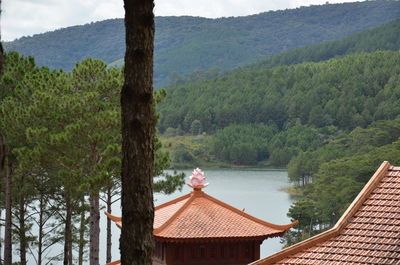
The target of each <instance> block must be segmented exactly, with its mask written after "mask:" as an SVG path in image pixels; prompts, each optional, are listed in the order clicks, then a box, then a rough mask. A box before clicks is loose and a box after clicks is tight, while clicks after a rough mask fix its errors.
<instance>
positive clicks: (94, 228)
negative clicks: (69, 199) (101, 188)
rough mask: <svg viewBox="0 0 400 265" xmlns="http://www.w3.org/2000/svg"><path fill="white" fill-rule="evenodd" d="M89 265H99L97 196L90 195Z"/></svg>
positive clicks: (98, 211)
mask: <svg viewBox="0 0 400 265" xmlns="http://www.w3.org/2000/svg"><path fill="white" fill-rule="evenodd" d="M89 201H90V232H89V233H90V254H89V255H90V259H89V264H90V265H99V247H100V205H99V194H98V193H97V194H94V195H93V194H90V195H89Z"/></svg>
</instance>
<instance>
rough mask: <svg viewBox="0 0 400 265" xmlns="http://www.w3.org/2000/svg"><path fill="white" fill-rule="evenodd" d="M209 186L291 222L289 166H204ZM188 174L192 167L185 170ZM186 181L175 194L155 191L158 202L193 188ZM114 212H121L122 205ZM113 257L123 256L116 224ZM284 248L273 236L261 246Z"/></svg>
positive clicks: (249, 208)
mask: <svg viewBox="0 0 400 265" xmlns="http://www.w3.org/2000/svg"><path fill="white" fill-rule="evenodd" d="M203 171H204V172H205V176H206V177H207V182H208V183H209V185H208V187H206V188H204V189H203V191H204V192H206V193H207V194H209V195H211V196H213V197H215V198H217V199H219V200H221V201H223V202H225V203H228V204H230V205H232V206H234V207H236V208H238V209H243V208H244V209H245V211H246V212H247V213H248V214H251V215H253V216H255V217H257V218H260V219H262V220H265V221H267V222H271V223H274V224H280V225H282V224H288V223H290V219H289V218H288V217H287V216H286V213H287V211H288V209H289V207H290V205H291V204H292V202H293V200H294V198H293V196H291V195H289V194H288V193H286V192H285V191H283V189H285V188H287V187H289V186H290V183H289V182H288V177H287V171H286V170H276V169H254V168H251V169H247V168H246V169H203ZM182 172H184V173H185V175H186V176H187V178H186V182H188V176H190V175H191V173H192V170H182ZM191 190H192V189H191V188H190V187H188V186H187V185H185V186H184V187H183V189H182V191H177V192H175V193H173V194H171V195H164V194H155V196H154V197H155V202H154V204H155V205H159V204H161V203H164V202H167V201H170V200H173V199H175V198H177V197H180V196H182V195H185V194H187V193H189V192H191ZM113 214H115V215H120V214H121V211H120V209H119V206H116V207H114V209H113ZM112 229H113V230H112V233H113V251H112V255H113V260H116V259H118V258H119V256H120V255H119V249H118V245H119V242H118V240H119V229H118V228H117V227H116V226H115V225H114V224H113V226H112ZM105 230H106V217H105V216H104V215H103V216H101V242H100V244H101V245H100V255H101V256H100V264H104V263H105V246H106V243H105V240H106V235H105ZM281 248H282V244H281V243H280V238H270V239H267V240H265V241H264V243H263V244H262V246H261V257H265V256H267V255H269V254H272V253H275V252H277V251H278V250H280V249H281Z"/></svg>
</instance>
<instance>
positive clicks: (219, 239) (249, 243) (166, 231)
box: [106, 168, 297, 265]
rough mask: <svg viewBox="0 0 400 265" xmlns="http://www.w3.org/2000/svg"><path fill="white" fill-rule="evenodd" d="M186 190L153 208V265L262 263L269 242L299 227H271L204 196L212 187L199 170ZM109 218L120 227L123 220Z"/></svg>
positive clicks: (290, 225) (291, 225) (114, 217)
mask: <svg viewBox="0 0 400 265" xmlns="http://www.w3.org/2000/svg"><path fill="white" fill-rule="evenodd" d="M188 185H189V186H190V187H191V188H193V191H192V192H190V193H189V194H186V195H184V196H182V197H179V198H177V199H175V200H172V201H169V202H167V203H164V204H161V205H159V206H157V207H155V217H154V232H153V234H154V239H155V243H156V246H155V252H154V256H153V265H206V264H207V265H213V264H215V265H223V264H229V265H244V264H248V263H250V262H253V261H255V260H258V259H259V258H260V245H261V243H262V242H263V241H264V240H265V239H267V238H270V237H278V236H282V235H283V234H284V233H285V232H286V231H287V230H289V229H290V228H291V227H293V226H294V225H296V224H297V222H293V223H291V224H288V225H276V224H272V223H268V222H266V221H263V220H260V219H258V218H255V217H253V216H251V215H249V214H247V213H245V212H244V211H242V210H239V209H236V208H234V207H232V206H231V205H229V204H226V203H224V202H222V201H220V200H218V199H216V198H214V197H212V196H210V195H208V194H206V193H205V192H204V191H202V189H203V188H204V187H206V186H207V185H208V184H206V183H205V177H204V173H203V172H202V171H201V170H200V169H198V168H197V169H195V170H194V171H193V173H192V176H191V177H190V184H188ZM106 215H107V216H108V218H110V219H111V220H112V221H114V222H115V223H116V225H117V226H119V227H121V226H122V220H121V218H120V217H116V216H112V215H111V214H109V213H106ZM109 264H110V265H111V264H112V265H117V264H120V262H119V261H115V262H112V263H109Z"/></svg>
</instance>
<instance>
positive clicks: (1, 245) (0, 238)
mask: <svg viewBox="0 0 400 265" xmlns="http://www.w3.org/2000/svg"><path fill="white" fill-rule="evenodd" d="M0 176H1V171H0ZM2 214H3V211H2V209H1V208H0V219H1V217H2ZM2 226H3V225H2V224H1V223H0V231H1V230H2ZM2 247H3V238H2V235H1V232H0V264H2V263H1V261H2V259H1V250H2Z"/></svg>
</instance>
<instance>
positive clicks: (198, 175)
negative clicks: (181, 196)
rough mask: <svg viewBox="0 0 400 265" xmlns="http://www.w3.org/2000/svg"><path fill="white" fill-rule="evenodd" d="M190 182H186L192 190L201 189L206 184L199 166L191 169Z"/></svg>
mask: <svg viewBox="0 0 400 265" xmlns="http://www.w3.org/2000/svg"><path fill="white" fill-rule="evenodd" d="M189 178H190V183H189V184H188V186H189V187H191V188H193V189H194V190H201V189H202V188H205V187H207V186H208V183H205V181H206V177H205V176H204V172H203V171H201V169H200V168H196V169H195V170H193V172H192V175H191V176H190V177H189Z"/></svg>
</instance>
